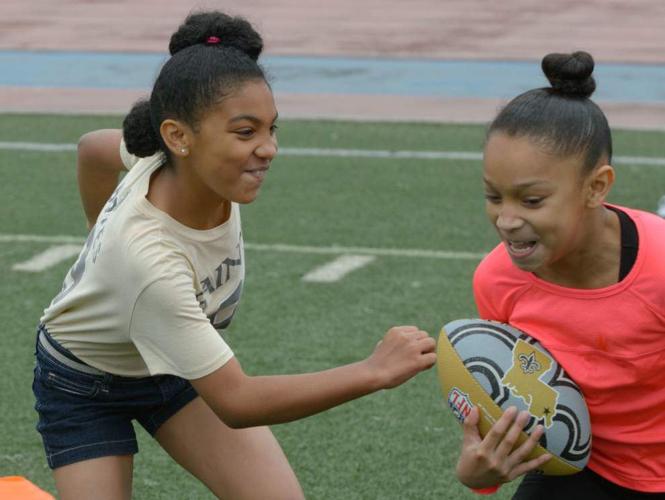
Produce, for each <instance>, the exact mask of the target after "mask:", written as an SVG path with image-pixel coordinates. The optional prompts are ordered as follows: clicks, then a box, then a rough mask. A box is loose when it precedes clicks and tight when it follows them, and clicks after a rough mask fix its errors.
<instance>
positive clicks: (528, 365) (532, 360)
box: [519, 351, 541, 373]
mask: <svg viewBox="0 0 665 500" xmlns="http://www.w3.org/2000/svg"><path fill="white" fill-rule="evenodd" d="M519 360H520V368H521V369H522V371H523V372H524V373H536V372H538V371H540V368H541V367H540V363H539V362H538V361H536V353H535V352H534V351H531V352H530V353H529V354H528V355H526V354H520V355H519Z"/></svg>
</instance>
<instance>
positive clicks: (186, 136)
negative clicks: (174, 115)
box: [159, 118, 192, 158]
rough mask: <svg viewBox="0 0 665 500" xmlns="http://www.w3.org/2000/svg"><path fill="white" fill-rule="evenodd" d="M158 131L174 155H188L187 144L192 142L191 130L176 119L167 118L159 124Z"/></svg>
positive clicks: (181, 156)
mask: <svg viewBox="0 0 665 500" xmlns="http://www.w3.org/2000/svg"><path fill="white" fill-rule="evenodd" d="M159 133H160V134H161V136H162V139H163V140H164V143H165V144H166V147H167V148H169V150H170V151H171V154H172V155H173V156H175V157H179V158H184V157H186V156H188V155H189V146H190V144H191V143H192V130H191V129H190V127H189V126H188V125H186V124H184V123H182V122H180V121H178V120H172V119H171V118H167V119H166V120H164V121H163V122H162V124H161V125H160V126H159Z"/></svg>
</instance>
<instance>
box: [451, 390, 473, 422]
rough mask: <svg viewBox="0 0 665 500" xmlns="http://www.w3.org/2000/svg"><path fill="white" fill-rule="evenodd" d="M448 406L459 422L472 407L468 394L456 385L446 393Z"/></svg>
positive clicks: (462, 420)
mask: <svg viewBox="0 0 665 500" xmlns="http://www.w3.org/2000/svg"><path fill="white" fill-rule="evenodd" d="M448 406H450V409H451V410H452V411H453V414H454V415H455V417H456V418H457V420H459V421H460V422H464V419H465V418H466V417H467V416H468V415H469V413H471V410H472V409H473V404H471V400H470V399H469V395H468V394H466V393H464V392H462V391H460V390H459V389H458V388H457V387H453V388H452V389H451V390H450V392H449V393H448Z"/></svg>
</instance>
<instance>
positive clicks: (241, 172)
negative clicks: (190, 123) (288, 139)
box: [182, 80, 277, 203]
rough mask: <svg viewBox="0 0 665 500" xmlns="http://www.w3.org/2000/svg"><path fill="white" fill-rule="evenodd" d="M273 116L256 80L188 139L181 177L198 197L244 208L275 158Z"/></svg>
mask: <svg viewBox="0 0 665 500" xmlns="http://www.w3.org/2000/svg"><path fill="white" fill-rule="evenodd" d="M276 120H277V110H276V108H275V102H274V100H273V95H272V92H271V90H270V88H269V87H268V85H267V84H266V83H265V82H264V81H262V80H251V81H248V82H245V83H243V84H241V85H240V86H239V87H238V88H237V89H235V90H234V91H232V92H231V93H230V94H228V95H227V96H225V97H224V98H223V99H222V101H221V102H220V103H218V104H217V105H216V106H215V107H214V108H213V109H212V110H210V111H209V112H207V113H206V114H205V115H204V116H203V118H202V119H201V121H200V122H199V123H198V125H197V127H196V130H193V131H191V132H190V134H188V140H187V143H188V144H187V147H188V151H189V153H188V155H187V157H186V159H185V161H186V162H187V166H186V168H183V169H182V171H183V173H186V177H187V180H188V182H189V183H190V186H191V187H193V188H195V189H196V190H197V191H198V193H199V195H200V196H204V197H211V198H212V199H213V200H217V201H219V202H220V203H223V202H236V203H249V202H251V201H253V200H254V199H255V198H256V196H257V195H258V192H259V189H260V187H261V184H262V183H263V179H264V178H265V176H266V173H267V172H268V168H269V167H270V163H271V161H272V159H273V158H274V157H275V155H276V154H277V137H276V135H275V130H276V125H275V121H276Z"/></svg>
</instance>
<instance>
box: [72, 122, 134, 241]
mask: <svg viewBox="0 0 665 500" xmlns="http://www.w3.org/2000/svg"><path fill="white" fill-rule="evenodd" d="M121 138H122V131H121V130H116V129H104V130H95V131H94V132H88V133H87V134H85V135H83V136H82V137H81V139H79V143H78V160H77V177H78V185H79V192H80V194H81V201H82V202H83V211H84V212H85V217H86V219H87V221H88V229H90V228H91V227H92V226H93V225H94V224H95V221H96V220H97V216H98V215H99V212H100V211H101V210H102V207H103V206H104V204H105V203H106V201H107V200H108V199H109V197H110V196H111V193H113V190H114V189H115V187H116V186H117V184H118V177H119V175H120V172H121V171H122V170H124V169H125V167H124V165H123V163H122V159H121V158H120V139H121Z"/></svg>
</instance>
